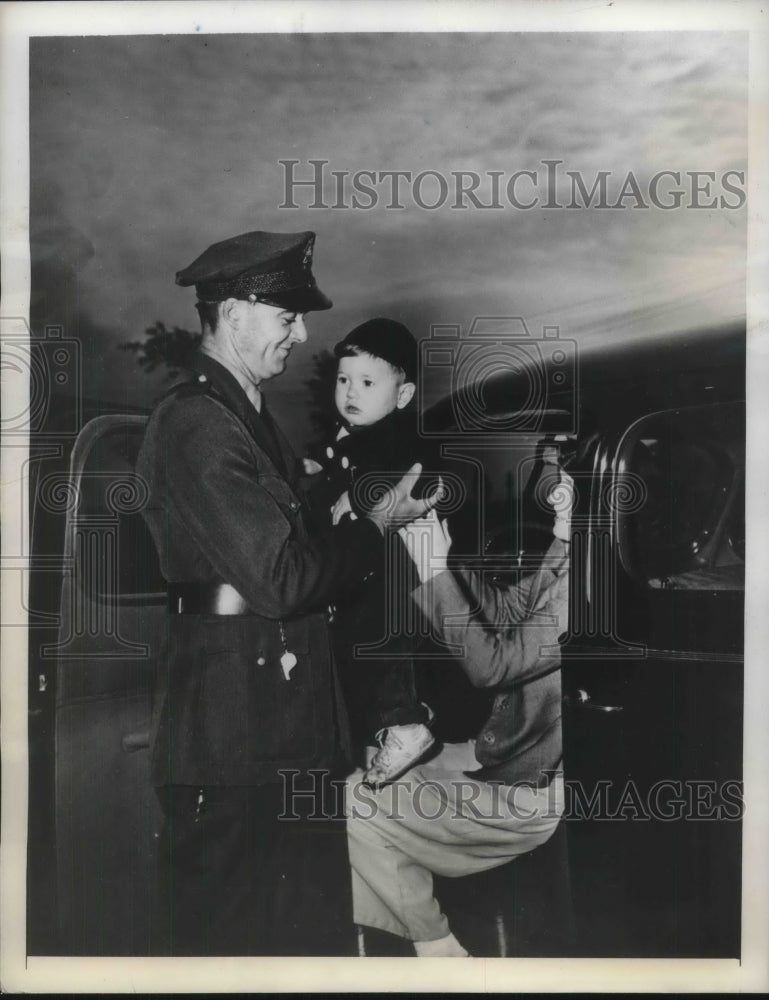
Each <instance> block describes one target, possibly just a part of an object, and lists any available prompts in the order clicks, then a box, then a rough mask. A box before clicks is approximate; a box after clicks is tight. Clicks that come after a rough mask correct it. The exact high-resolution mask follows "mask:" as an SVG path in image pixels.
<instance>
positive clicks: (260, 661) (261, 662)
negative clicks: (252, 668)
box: [256, 656, 267, 667]
mask: <svg viewBox="0 0 769 1000" xmlns="http://www.w3.org/2000/svg"><path fill="white" fill-rule="evenodd" d="M266 662H267V660H265V658H264V657H263V656H260V657H259V658H258V659H257V661H256V665H257V666H258V667H263V666H264V665H265V663H266Z"/></svg>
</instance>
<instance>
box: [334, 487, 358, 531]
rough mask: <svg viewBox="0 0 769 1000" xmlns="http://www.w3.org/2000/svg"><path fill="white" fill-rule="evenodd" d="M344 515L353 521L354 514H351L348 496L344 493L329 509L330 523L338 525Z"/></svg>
mask: <svg viewBox="0 0 769 1000" xmlns="http://www.w3.org/2000/svg"><path fill="white" fill-rule="evenodd" d="M345 514H349V515H350V517H351V518H352V519H353V520H355V518H356V516H357V515H356V514H355V513H353V509H352V507H351V506H350V494H349V493H347V491H345V492H344V493H343V494H342V495H341V496H340V497H339V499H338V500H337V502H336V503H335V504H334V506H333V507H332V508H331V523H332V524H339V522H340V521H341V520H342V518H343V517H344V515H345Z"/></svg>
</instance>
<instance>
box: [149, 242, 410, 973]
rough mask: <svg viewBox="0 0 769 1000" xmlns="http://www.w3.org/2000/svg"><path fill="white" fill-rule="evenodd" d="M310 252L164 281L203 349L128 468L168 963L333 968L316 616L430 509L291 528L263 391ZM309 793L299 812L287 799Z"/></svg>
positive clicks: (249, 256) (339, 856)
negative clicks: (230, 959)
mask: <svg viewBox="0 0 769 1000" xmlns="http://www.w3.org/2000/svg"><path fill="white" fill-rule="evenodd" d="M314 239H315V237H314V234H313V233H310V232H304V233H266V232H252V233H246V234H244V235H242V236H237V237H234V238H232V239H229V240H225V241H224V242H222V243H218V244H215V245H214V246H211V247H209V249H208V250H206V251H205V252H204V253H203V254H201V256H200V257H198V258H197V259H196V260H195V261H194V262H193V263H192V264H191V265H190V266H189V267H187V268H186V269H185V270H183V271H180V272H179V273H178V274H177V276H176V281H177V283H178V284H180V285H184V286H188V285H194V286H195V289H196V292H197V297H198V303H197V308H198V312H199V314H200V318H201V325H202V330H203V339H202V342H201V346H200V350H199V351H198V352H197V356H196V358H195V360H194V362H193V364H192V367H193V370H194V372H195V375H194V377H193V378H192V380H191V381H188V382H185V383H182V384H181V385H179V386H177V387H175V388H174V389H172V390H171V392H170V393H169V394H168V395H167V396H166V397H165V398H164V399H163V400H161V402H160V403H159V404H158V405H157V407H156V408H155V410H154V412H153V413H152V415H151V417H150V420H149V423H148V425H147V430H146V435H145V439H144V442H143V445H142V449H141V452H140V455H139V460H138V465H137V471H138V473H139V474H140V475H142V476H143V477H144V479H145V480H146V482H147V485H148V488H149V502H148V506H147V509H146V510H145V517H146V520H147V522H148V524H149V527H150V529H151V531H152V534H153V537H154V539H155V543H156V545H157V548H158V551H159V554H160V560H161V566H162V570H163V574H164V576H165V577H166V579H167V580H168V581H169V612H170V613H169V618H168V632H167V646H166V649H165V651H164V656H163V665H162V667H161V671H160V676H159V679H158V686H157V692H156V699H155V706H154V713H153V733H152V766H153V780H154V783H155V785H156V786H157V788H158V794H159V795H160V798H161V803H162V805H163V810H164V816H165V824H164V831H163V835H162V838H161V845H160V851H159V873H160V878H159V884H160V907H159V923H160V933H161V941H162V944H161V948H162V950H164V951H166V950H167V951H168V952H170V953H171V954H177V955H183V954H201V955H213V954H217V955H221V954H267V955H270V954H272V955H281V954H283V955H285V954H305V955H323V954H337V955H339V954H349V953H350V951H351V949H352V944H353V926H352V915H351V905H350V896H349V893H350V871H349V866H348V858H347V850H346V838H345V829H344V822H343V820H342V819H341V818H325V819H324V818H321V816H322V814H323V813H324V812H325V813H326V814H327V816H333V814H334V812H335V808H334V799H333V796H331V795H326V796H325V798H324V797H322V796H321V794H320V792H321V791H322V792H328V791H329V787H328V786H329V782H330V781H332V780H333V779H338V778H340V777H343V776H344V773H345V764H346V757H345V751H346V749H347V722H346V717H345V710H344V706H343V704H342V701H341V699H340V694H339V685H338V682H337V677H336V673H335V668H334V664H333V662H332V658H331V653H330V647H329V640H328V631H327V608H328V605H329V604H330V603H331V601H332V600H333V598H334V596H335V594H337V593H338V592H339V591H340V589H341V588H344V587H348V586H354V585H355V584H356V583H357V582H359V581H361V580H363V579H364V578H365V577H366V576H367V575H368V574H370V573H371V572H372V571H374V569H375V568H376V567H377V565H378V564H379V563H381V561H382V556H381V553H382V548H381V546H382V533H383V532H384V531H385V530H386V529H387V528H388V527H389V526H390V525H394V524H397V523H403V522H405V521H408V520H411V519H412V518H414V517H417V516H419V515H421V514H422V513H424V511H425V509H426V508H427V507H428V506H429V504H430V501H428V502H425V501H417V500H414V499H412V498H411V496H410V489H411V487H412V486H413V484H414V482H415V480H416V477H417V475H418V470H412V474H411V475H409V476H407V477H405V478H404V479H403V480H402V481H401V483H399V484H398V486H397V487H394V488H393V489H392V490H391V491H390V493H389V496H386V497H385V498H383V502H382V504H381V505H380V506H379V507H378V508H377V510H375V511H374V512H373V513H372V514H371V516H369V517H365V518H360V519H358V520H356V521H350V520H349V519H345V520H346V522H347V523H346V524H343V525H340V526H339V527H338V528H336V529H334V532H333V534H332V533H330V532H328V533H323V531H322V530H321V529H320V528H317V527H315V526H314V525H312V524H311V522H310V519H309V515H308V513H307V511H306V510H305V505H304V501H303V497H302V493H301V490H300V487H299V483H298V480H299V477H300V476H301V465H300V463H299V462H298V460H297V458H296V457H295V456H294V454H293V452H292V450H291V447H290V445H289V444H288V442H287V440H286V438H285V437H284V436H283V434H282V433H281V431H280V428H279V427H278V426H277V424H276V423H275V421H274V420H273V419H272V417H271V416H270V413H269V410H268V409H267V406H266V403H265V401H264V399H263V397H262V384H263V383H264V382H265V381H267V380H269V379H271V378H274V377H275V376H276V375H280V374H281V372H282V371H283V370H284V369H285V367H286V363H287V360H288V357H289V355H290V352H291V350H292V349H293V347H294V346H295V345H296V344H301V343H303V342H304V341H305V340H306V339H307V331H306V329H305V325H304V316H305V314H306V313H307V312H309V311H310V310H313V309H328V308H330V307H331V302H330V300H329V299H328V298H327V297H326V296H325V295H324V294H323V293H322V292H321V291H320V289H319V288H318V287H317V285H316V283H315V279H314V277H313V274H312V268H311V261H312V249H313V243H314ZM310 772H311V773H310ZM309 788H313V789H314V791H315V793H316V794H315V798H314V801H306V799H307V798H309V797H305V799H303V798H302V796H301V795H298V794H296V793H297V792H298V791H304V790H307V789H309ZM287 789H288V791H289V792H290V793H292V794H289V796H288V798H289V799H290V801H286V799H287V794H286V792H287ZM302 805H304V807H305V808H304V809H302V808H301V806H302ZM281 816H283V817H284V818H282V819H281V818H280V817H281ZM337 816H341V810H339V812H338V813H337Z"/></svg>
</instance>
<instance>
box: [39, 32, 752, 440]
mask: <svg viewBox="0 0 769 1000" xmlns="http://www.w3.org/2000/svg"><path fill="white" fill-rule="evenodd" d="M30 156H31V171H30V179H31V204H30V233H31V237H30V242H31V251H32V264H33V271H32V278H33V287H32V303H31V322H32V326H33V329H34V330H35V332H36V333H38V334H39V333H41V332H42V331H43V328H44V327H45V326H46V325H51V324H55V325H61V326H63V327H64V329H65V332H66V334H67V335H69V336H75V337H77V338H78V339H79V340H80V342H81V345H82V351H83V358H84V384H85V392H86V393H87V394H88V395H89V396H93V397H98V398H103V399H108V400H111V401H113V402H117V403H124V404H126V405H149V404H150V403H151V402H152V400H153V399H154V398H155V397H156V396H157V395H158V393H159V392H160V391H161V389H162V384H161V382H160V380H159V378H158V377H150V376H148V375H146V374H145V373H143V372H142V371H141V370H140V369H138V368H137V366H136V363H135V359H134V358H133V356H132V355H130V354H127V353H125V352H122V351H119V350H118V349H117V347H118V345H119V344H121V343H124V342H126V341H131V340H137V339H141V337H142V334H143V331H144V330H145V329H146V328H147V327H148V326H150V325H151V324H153V323H154V322H156V321H158V320H160V321H162V322H164V323H165V324H166V326H168V327H171V326H174V325H179V326H182V327H186V328H189V329H197V317H196V314H195V311H194V308H193V304H194V295H193V293H192V291H191V290H190V289H182V288H179V287H177V286H176V285H175V284H174V275H175V272H176V271H177V270H180V269H181V268H183V267H185V266H186V265H187V264H189V263H190V262H191V261H192V260H193V259H194V258H195V257H197V256H198V254H199V253H200V252H202V251H203V250H204V249H205V248H206V247H207V246H208V245H209V244H211V243H214V242H217V241H219V240H221V239H225V238H227V237H228V236H233V235H236V234H238V233H243V232H247V231H250V230H254V229H266V230H279V231H283V232H290V231H300V230H305V229H311V230H314V231H315V232H316V233H317V234H318V235H317V243H316V251H315V261H314V271H315V274H316V277H317V279H318V283H319V285H320V287H321V288H322V289H323V290H324V291H325V292H326V293H327V294H328V295H329V296H330V297H331V298H332V299H333V300H334V304H335V307H334V309H333V310H331V311H329V312H325V313H317V314H312V315H310V317H309V321H308V327H309V329H310V340H309V342H308V343H307V344H306V345H304V346H302V347H301V348H297V349H295V351H294V352H293V356H292V358H291V367H290V369H289V370H288V371H287V372H286V373H285V374H284V375H283V376H281V377H280V378H279V379H277V380H275V382H274V383H273V384H271V385H270V387H269V390H268V391H269V398H270V400H271V403H272V406H273V409H274V411H275V412H276V413H277V414H278V417H279V419H280V420H281V421H282V422H283V424H284V425H285V427H286V430H287V431H288V433H289V436H290V437H292V439H293V440H294V443H295V444H296V445H297V447H299V448H300V449H301V447H302V446H303V445H304V443H305V442H306V440H307V437H308V435H309V424H308V420H307V406H306V403H307V395H306V390H305V388H304V384H303V383H304V380H305V379H306V378H308V377H309V375H310V373H311V366H312V356H313V354H314V353H316V352H317V351H319V350H321V349H323V348H328V347H330V346H332V345H333V344H334V343H335V342H336V340H338V339H341V337H342V336H344V334H345V333H346V332H347V331H348V330H350V329H351V328H352V327H353V326H355V325H357V324H358V323H359V322H362V321H363V320H365V319H367V318H370V317H372V316H377V315H380V316H381V315H384V316H391V317H393V318H395V319H398V320H401V321H402V322H405V323H406V324H407V325H408V326H409V327H410V328H411V329H412V330H413V332H414V334H415V335H416V336H417V337H418V338H420V339H421V338H425V337H429V336H430V330H431V326H432V325H434V324H452V325H454V324H456V325H459V326H460V327H461V328H462V330H463V331H466V330H468V329H469V327H470V325H471V323H472V320H473V318H474V317H478V316H521V317H523V318H524V319H525V321H526V323H527V325H528V327H529V330H530V331H531V332H532V334H533V335H534V336H537V335H540V333H541V328H542V326H543V325H549V326H553V325H555V326H557V327H558V328H559V331H560V335H561V337H564V338H570V339H573V340H575V341H576V343H577V345H578V349H579V351H581V352H583V353H587V352H589V351H591V350H603V349H605V348H606V347H608V346H609V345H613V344H618V343H622V342H624V341H626V340H630V339H635V338H638V337H662V336H666V337H667V336H673V335H675V334H676V333H677V332H679V331H683V330H687V329H691V328H693V327H697V326H702V325H710V324H718V323H721V322H729V321H731V320H734V319H740V318H742V317H743V316H744V308H745V302H744V299H745V285H744V281H745V244H746V216H747V212H746V209H745V207H740V208H728V207H722V206H720V205H718V204H716V207H714V208H710V207H707V208H694V207H692V206H691V204H690V202H691V196H690V195H689V196H688V199H687V198H685V199H684V204H683V205H682V207H680V208H676V209H671V210H665V209H662V208H656V207H653V206H652V207H649V208H645V209H638V208H632V207H630V206H632V205H634V204H637V202H636V200H635V198H634V197H629V198H626V199H625V201H624V204H625V205H626V206H628V207H625V208H614V209H599V208H596V207H595V205H593V207H590V208H577V209H572V210H570V209H568V208H565V207H554V208H550V209H547V208H544V207H542V203H543V202H545V201H546V198H547V192H546V188H545V182H546V168H545V166H544V165H543V161H544V160H546V159H555V160H560V161H562V163H561V165H560V168H559V169H560V173H559V177H560V180H559V186H558V188H557V189H556V196H555V201H556V204H557V205H565V204H566V203H568V202H569V200H570V188H569V185H570V183H571V182H570V181H569V179H568V176H567V175H566V173H565V172H566V171H568V170H570V171H579V172H580V175H581V176H582V177H583V179H584V182H585V184H586V185H587V188H588V189H589V188H590V187H591V186H592V183H593V181H594V180H595V178H596V176H597V172H598V171H607V172H608V182H607V183H608V189H609V192H610V197H609V201H610V202H613V201H614V200H615V198H616V195H617V194H618V193H619V191H620V189H621V187H622V184H623V182H624V181H625V179H626V177H627V175H628V173H629V172H632V174H633V176H634V177H635V178H636V180H637V181H638V184H639V188H640V191H641V194H642V196H644V195H647V197H646V198H645V200H646V201H648V200H649V199H648V183H649V179H650V178H651V177H652V176H653V175H654V174H655V173H656V172H658V171H662V170H670V171H680V172H681V173H682V174H683V180H684V184H683V185H682V186H683V187H684V188H685V187H686V185H687V179H686V175H685V173H684V172H686V171H708V172H711V173H714V174H715V176H716V181H715V184H714V185H713V188H712V194H715V196H716V198H717V199H718V197H719V196H720V195H726V196H727V200H729V201H730V203H731V204H734V203H736V201H737V198H736V196H734V195H729V192H728V191H725V189H724V188H723V186H722V178H723V176H724V174H725V173H726V172H727V171H745V170H746V165H747V39H746V36H745V35H744V34H741V33H736V32H733V33H717V32H675V33H674V32H628V33H620V32H602V33H599V32H596V33H579V34H570V33H558V32H554V33H541V34H540V33H517V34H505V33H498V34H429V33H428V34H312V35H301V34H296V35H281V34H277V35H255V34H245V35H167V36H161V35H157V36H148V35H145V36H131V37H127V36H122V37H121V36H115V37H79V38H78V37H68V38H45V39H33V40H32V43H31V48H30ZM287 159H294V160H298V161H299V165H298V166H297V167H296V171H297V176H301V177H303V178H306V177H308V176H310V174H311V167H310V165H309V163H308V161H309V160H311V159H323V160H327V161H328V166H327V167H326V170H327V171H329V172H330V171H332V170H335V171H348V172H349V173H350V174H353V173H355V172H356V171H361V170H372V171H384V170H409V171H412V174H413V175H416V174H418V173H419V172H420V171H435V172H436V173H438V174H440V175H442V176H444V177H447V178H450V176H451V172H452V171H459V170H466V171H476V172H478V173H479V174H480V175H481V176H482V177H483V178H484V181H483V183H482V185H481V187H480V188H479V197H480V199H481V201H482V202H486V203H487V202H489V201H490V199H491V195H490V183H491V182H490V180H489V173H490V172H493V171H497V172H501V176H503V177H504V179H505V180H504V181H503V183H505V182H506V180H507V179H508V178H509V177H510V175H512V174H513V173H514V172H515V171H520V170H530V171H536V172H537V184H536V190H535V185H533V184H532V185H530V186H527V184H528V181H527V180H526V179H525V178H524V179H523V181H522V182H520V186H519V187H518V188H516V191H517V192H518V193H519V196H520V199H521V201H525V200H526V199H527V198H529V197H530V196H531V195H532V194H533V193H538V194H540V195H541V197H540V204H539V205H538V206H536V207H534V208H529V209H520V208H515V207H513V206H511V205H510V204H509V203H508V202H506V201H504V197H503V198H502V199H501V200H502V204H503V207H502V208H500V209H485V210H484V209H479V208H477V207H473V206H472V205H470V207H466V208H453V207H451V205H452V199H451V198H449V199H448V200H447V202H446V204H445V205H443V206H442V207H439V208H436V209H434V210H429V209H426V208H423V207H420V206H419V204H417V202H416V200H415V199H414V197H413V194H409V191H411V189H406V190H407V193H406V195H405V196H404V197H403V199H402V202H403V203H404V207H403V208H402V209H392V208H387V203H388V195H389V188H386V187H385V186H380V187H378V189H377V190H378V193H379V201H378V204H377V205H376V206H375V207H373V208H371V209H357V210H356V209H353V208H351V207H349V206H348V207H341V208H333V207H330V206H331V205H332V204H333V203H334V188H333V182H330V184H329V186H328V188H327V189H326V193H325V195H324V198H325V201H326V204H328V205H329V207H327V208H316V209H310V208H308V207H307V205H308V204H309V200H310V197H311V194H310V192H308V191H307V190H306V189H304V190H302V191H298V193H297V194H296V195H295V196H294V200H295V202H296V203H297V204H299V205H300V207H299V208H297V209H291V208H287V207H280V206H281V205H282V204H283V203H284V202H285V200H286V197H285V169H284V168H283V167H282V166H281V165H280V161H281V160H287ZM731 176H732V183H733V184H737V185H738V186H739V181H737V180H735V179H734V178H735V175H731ZM436 183H437V182H435V181H433V182H432V184H431V183H426V184H425V186H424V187H423V188H422V196H423V198H422V200H423V202H426V203H430V202H431V201H434V200H435V199H436V197H437V196H436V191H437V190H438V189H437V187H436V186H435V184H436ZM665 184H667V187H666V186H665ZM665 184H661V186H660V190H661V191H663V192H665V191H667V190H670V188H671V187H672V186H673V183H672V181H670V180H668V181H666V182H665ZM742 186H743V188H744V184H743V185H742ZM711 200H712V195H709V196H708V197H704V196H702V197H701V198H700V201H701V202H705V203H708V202H710V201H711ZM687 201H688V202H689V203H687Z"/></svg>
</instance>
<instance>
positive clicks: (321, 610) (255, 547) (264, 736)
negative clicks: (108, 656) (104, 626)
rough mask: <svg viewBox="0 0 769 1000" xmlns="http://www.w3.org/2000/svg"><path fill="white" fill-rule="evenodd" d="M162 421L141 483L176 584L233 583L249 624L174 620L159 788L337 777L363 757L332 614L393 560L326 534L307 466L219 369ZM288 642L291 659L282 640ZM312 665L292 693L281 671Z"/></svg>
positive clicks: (172, 399) (168, 404) (172, 404)
mask: <svg viewBox="0 0 769 1000" xmlns="http://www.w3.org/2000/svg"><path fill="white" fill-rule="evenodd" d="M195 368H196V370H198V371H199V375H198V377H197V378H194V379H193V380H192V381H190V382H188V383H186V384H184V385H182V386H180V387H178V388H176V389H175V390H172V392H171V393H170V394H169V395H168V396H166V397H165V398H164V399H163V400H161V402H160V403H159V404H158V405H157V407H156V408H155V410H154V412H153V413H152V415H151V417H150V419H149V422H148V425H147V430H146V433H145V438H144V442H143V445H142V448H141V451H140V454H139V459H138V463H137V472H138V473H139V474H140V475H141V476H143V477H144V479H145V481H146V483H147V485H148V487H149V502H148V505H147V508H146V510H145V512H144V515H145V518H146V520H147V522H148V524H149V527H150V530H151V532H152V535H153V537H154V540H155V543H156V545H157V548H158V552H159V555H160V562H161V568H162V571H163V574H164V576H165V577H166V579H167V580H168V581H169V582H172V583H206V582H217V581H225V582H227V583H229V584H231V585H232V586H234V587H235V588H236V589H237V590H238V591H239V593H240V594H241V595H242V596H243V597H244V598H245V600H246V601H247V603H248V607H249V611H250V613H249V614H246V615H235V616H222V615H205V614H201V615H196V614H184V615H169V619H168V634H167V649H166V655H165V657H164V659H165V663H166V669H165V670H164V671H163V672H162V675H161V677H160V678H159V683H158V689H157V693H156V701H155V712H154V722H153V774H154V780H155V783H156V784H166V783H171V784H200V785H248V784H260V783H263V782H268V781H275V780H279V776H278V774H277V772H278V770H279V769H281V768H298V769H304V768H307V767H332V766H334V764H335V763H336V762H338V760H339V757H340V752H341V751H343V750H344V749H345V748H346V745H347V742H348V736H347V722H346V716H345V712H344V708H343V705H342V702H341V697H340V693H339V686H338V682H337V678H336V674H335V670H334V666H333V661H332V657H331V654H330V649H329V637H328V627H327V607H328V605H329V603H330V602H331V601H332V599H333V597H334V596H335V594H336V592H337V590H338V589H339V587H340V586H343V585H345V584H347V585H349V584H351V583H352V582H353V581H355V580H362V579H363V578H364V577H365V576H366V575H367V574H368V573H369V572H370V571H371V569H372V564H373V563H375V562H376V557H377V555H378V554H379V552H380V551H381V545H382V539H381V535H380V534H379V531H378V530H377V528H376V527H375V526H374V525H373V524H372V523H371V522H370V521H366V520H358V521H354V522H349V521H348V523H347V524H346V525H344V526H343V527H342V529H341V531H339V532H337V533H335V534H334V535H332V534H331V532H325V533H324V532H323V531H321V530H319V529H318V528H317V526H314V525H313V524H312V523H311V520H310V518H309V516H308V512H307V509H306V504H305V500H304V497H303V495H302V492H301V490H300V488H299V484H298V477H299V474H300V471H299V465H298V462H297V459H296V457H295V456H294V454H293V452H292V450H291V447H290V445H289V444H288V442H287V441H286V439H285V438H284V436H283V435H282V434H281V432H280V430H279V429H278V428H277V427H276V426H275V425H274V424H272V421H271V420H270V419H269V417H265V416H260V415H259V414H258V413H257V411H256V410H255V408H254V407H253V406H252V405H251V403H250V401H249V400H248V398H247V396H246V395H245V393H244V392H243V390H242V389H241V387H240V386H239V385H238V383H237V381H236V380H235V379H234V377H233V376H232V375H231V374H230V373H229V372H228V371H227V370H226V369H225V368H224V367H222V366H221V365H219V364H218V363H217V362H216V361H214V360H213V359H211V358H208V357H206V356H204V355H200V356H199V357H198V358H197V360H196V361H195ZM280 622H282V625H283V631H284V634H285V647H284V642H283V639H282V637H281V626H280V624H279V623H280ZM284 648H288V649H289V650H290V651H291V652H293V653H294V655H295V656H296V658H297V664H296V666H295V667H294V668H293V670H291V672H290V675H289V677H288V678H286V676H285V675H284V671H283V668H282V666H281V663H280V658H281V656H282V654H283V652H284Z"/></svg>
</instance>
